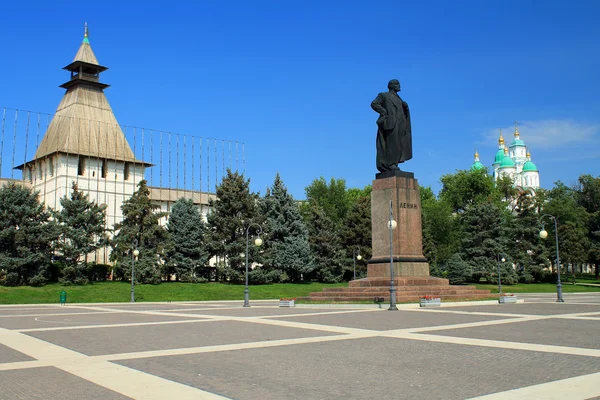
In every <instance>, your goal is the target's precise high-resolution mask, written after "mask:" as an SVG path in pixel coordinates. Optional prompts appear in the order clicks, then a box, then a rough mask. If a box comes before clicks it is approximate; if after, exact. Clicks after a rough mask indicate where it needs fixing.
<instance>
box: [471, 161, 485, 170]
mask: <svg viewBox="0 0 600 400" xmlns="http://www.w3.org/2000/svg"><path fill="white" fill-rule="evenodd" d="M482 168H483V164H482V163H480V162H479V161H475V162H474V163H473V165H471V171H478V170H480V169H482Z"/></svg>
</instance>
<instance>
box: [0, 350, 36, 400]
mask: <svg viewBox="0 0 600 400" xmlns="http://www.w3.org/2000/svg"><path fill="white" fill-rule="evenodd" d="M34 360H35V358H31V357H29V356H28V355H26V354H23V353H21V352H18V351H16V350H13V349H11V348H10V347H6V346H4V345H2V344H0V364H4V363H13V362H20V361H34ZM1 387H2V386H0V388H1ZM0 392H1V389H0Z"/></svg>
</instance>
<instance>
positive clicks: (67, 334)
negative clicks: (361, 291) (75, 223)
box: [0, 293, 600, 400]
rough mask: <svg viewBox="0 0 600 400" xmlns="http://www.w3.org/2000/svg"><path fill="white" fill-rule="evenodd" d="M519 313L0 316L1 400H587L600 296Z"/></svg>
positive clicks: (189, 311) (73, 312) (45, 308)
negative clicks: (474, 399)
mask: <svg viewBox="0 0 600 400" xmlns="http://www.w3.org/2000/svg"><path fill="white" fill-rule="evenodd" d="M520 297H523V298H525V303H523V304H516V305H498V304H491V303H488V304H479V305H470V306H465V304H464V303H461V304H453V305H449V304H444V305H443V307H440V308H435V309H421V308H418V307H415V306H414V305H409V306H401V309H400V311H397V312H390V311H387V310H385V309H378V308H376V306H371V307H370V306H365V305H361V306H358V307H355V308H352V307H348V306H328V307H317V306H310V307H308V306H303V307H296V308H290V309H286V308H279V307H278V306H277V303H276V302H264V301H261V302H252V307H250V308H242V307H241V303H239V302H210V303H194V302H186V303H160V304H158V303H157V304H154V303H141V304H128V303H121V304H80V305H67V306H63V307H61V306H58V305H56V306H54V305H37V306H0V385H1V386H0V387H1V388H2V391H0V399H39V398H44V399H54V398H57V399H58V398H60V399H113V398H114V399H120V398H135V399H172V398H176V399H222V398H235V399H240V400H244V399H248V400H249V399H261V400H262V399H281V398H287V399H324V398H327V399H335V398H346V399H365V398H378V399H414V398H430V399H465V398H481V399H489V400H492V399H502V398H511V399H531V398H544V399H554V398H555V399H563V398H569V399H592V398H598V397H599V396H600V386H598V384H597V382H598V381H600V345H599V344H598V343H599V342H598V340H597V332H598V331H599V329H600V293H599V294H595V293H585V294H565V296H564V297H565V301H566V302H565V303H563V304H560V303H556V302H555V300H556V297H555V295H543V294H535V295H533V294H532V295H523V296H520Z"/></svg>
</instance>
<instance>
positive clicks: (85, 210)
mask: <svg viewBox="0 0 600 400" xmlns="http://www.w3.org/2000/svg"><path fill="white" fill-rule="evenodd" d="M60 204H61V206H62V208H61V210H60V211H51V213H52V216H53V217H54V220H55V221H56V222H57V223H58V226H59V232H60V234H59V236H58V240H57V241H56V242H55V249H56V252H57V255H58V256H59V259H60V260H61V263H62V270H61V271H60V273H61V282H69V283H76V284H82V283H83V284H84V283H88V281H89V278H90V273H91V271H92V268H91V266H89V265H88V256H89V254H90V253H94V252H95V251H96V250H98V249H99V248H101V247H102V246H105V245H106V244H107V243H108V242H107V235H106V228H105V220H106V213H105V210H106V206H99V205H98V204H96V202H94V201H90V200H89V196H88V195H87V194H85V193H83V192H81V191H80V190H79V189H78V187H77V184H76V183H75V182H73V185H72V192H71V195H70V196H69V197H67V196H66V195H65V196H64V197H63V198H61V199H60Z"/></svg>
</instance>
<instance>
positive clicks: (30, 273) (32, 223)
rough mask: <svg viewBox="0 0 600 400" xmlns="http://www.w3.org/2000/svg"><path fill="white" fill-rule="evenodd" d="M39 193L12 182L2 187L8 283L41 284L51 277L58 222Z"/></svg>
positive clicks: (1, 253) (3, 264)
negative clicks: (52, 219)
mask: <svg viewBox="0 0 600 400" xmlns="http://www.w3.org/2000/svg"><path fill="white" fill-rule="evenodd" d="M49 219H50V214H49V213H48V212H47V211H46V210H45V207H44V206H43V205H42V204H40V202H39V198H38V192H33V191H32V190H31V189H30V188H27V187H24V186H21V185H17V184H15V183H8V184H6V185H5V186H3V187H2V188H0V270H4V271H5V273H6V275H5V276H4V277H2V276H0V279H2V281H3V282H2V283H3V284H4V285H7V286H18V285H32V286H39V285H43V284H44V283H46V281H47V280H48V279H49V278H50V270H51V260H52V241H53V240H55V239H56V236H57V232H56V225H55V224H54V223H53V222H52V221H49Z"/></svg>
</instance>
